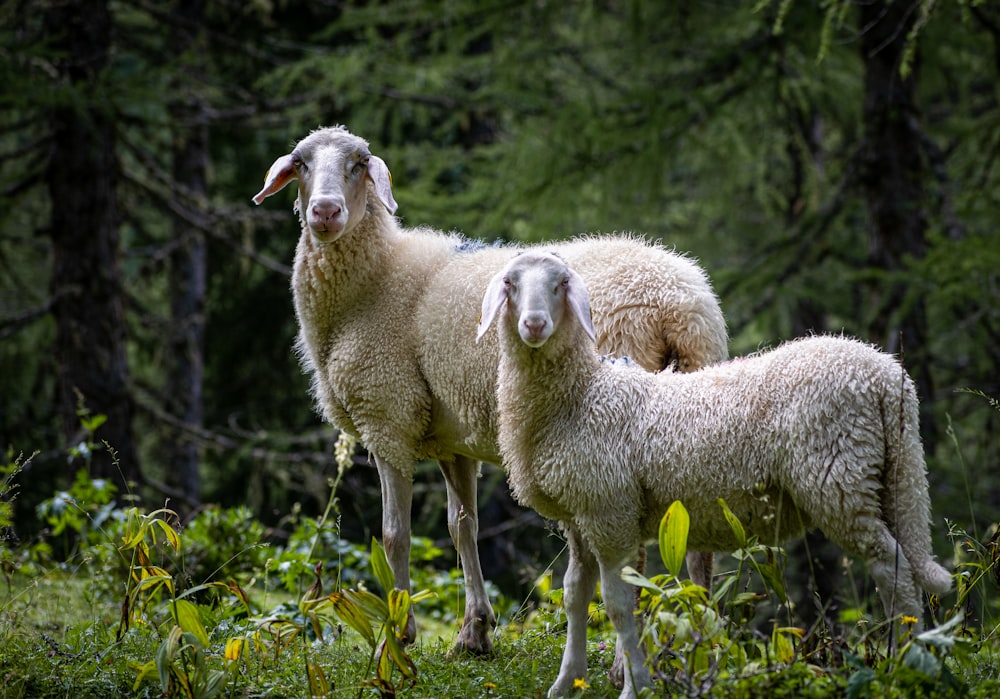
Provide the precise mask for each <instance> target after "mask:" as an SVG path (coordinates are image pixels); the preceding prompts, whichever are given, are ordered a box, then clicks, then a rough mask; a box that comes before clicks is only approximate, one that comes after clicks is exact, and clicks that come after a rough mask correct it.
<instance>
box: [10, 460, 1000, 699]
mask: <svg viewBox="0 0 1000 699" xmlns="http://www.w3.org/2000/svg"><path fill="white" fill-rule="evenodd" d="M16 465H17V464H12V466H16ZM8 470H9V471H10V472H11V473H13V472H15V471H16V469H11V468H10V467H9V468H8ZM5 483H9V480H7V481H5ZM2 490H3V488H0V494H2ZM331 491H332V492H335V491H336V483H333V484H331ZM114 496H115V494H114V492H113V489H110V490H109V488H108V485H107V484H106V483H104V482H99V481H91V480H90V479H89V478H87V477H86V476H85V475H81V476H80V477H78V478H77V481H76V482H75V483H74V485H73V487H72V488H71V489H70V490H69V491H66V492H60V493H56V494H55V495H54V496H53V498H52V499H51V500H50V501H48V502H47V503H46V504H45V506H43V507H41V508H40V509H39V512H40V516H42V517H43V518H44V519H45V521H46V524H47V525H48V526H49V527H51V531H52V532H53V535H52V539H53V541H52V543H54V544H57V545H56V546H50V545H49V544H46V545H44V546H34V547H29V548H11V547H8V546H6V545H5V544H4V542H3V541H0V563H2V564H3V567H2V570H3V573H4V576H5V579H6V585H4V586H3V587H0V590H2V591H0V699H6V698H7V697H10V698H12V699H21V698H27V697H32V698H34V697H39V698H45V697H73V698H78V697H101V698H105V697H133V696H134V697H171V698H173V697H189V698H191V699H194V698H198V699H212V697H319V696H325V697H345V698H346V697H357V698H359V699H360V698H367V697H379V698H380V699H389V698H391V697H408V698H413V699H418V698H420V699H422V698H425V697H426V698H428V699H429V698H431V697H435V698H437V697H512V698H513V697H517V698H520V699H523V698H525V697H543V696H545V695H546V692H547V690H548V687H549V685H550V684H551V683H552V681H553V680H554V679H555V677H556V675H557V674H558V669H559V664H560V660H561V655H562V651H563V645H564V642H565V629H564V623H565V619H564V617H563V614H562V611H561V609H560V605H559V601H560V599H561V591H560V590H549V589H548V582H547V580H546V579H544V578H543V580H542V582H541V583H540V584H539V585H538V586H537V588H536V590H535V593H536V597H535V598H534V599H533V601H531V602H530V603H528V604H526V605H523V606H522V608H520V609H518V608H516V605H513V604H512V603H511V602H510V601H508V600H505V599H503V598H502V597H501V596H498V595H494V600H493V602H494V605H495V607H496V609H497V611H498V612H499V616H500V618H501V619H502V622H501V625H500V626H499V627H498V629H497V631H496V635H495V637H494V638H495V652H494V654H493V655H492V656H491V657H489V658H468V657H459V658H457V659H449V657H448V651H449V650H450V648H451V645H452V643H453V641H454V638H455V636H456V635H457V633H458V629H459V625H460V622H461V620H460V619H459V618H458V615H459V614H460V610H461V604H460V601H459V599H460V594H459V593H460V592H461V590H460V584H461V583H460V581H461V575H460V573H459V572H458V571H456V570H450V571H447V572H444V571H441V570H440V569H438V568H436V567H434V566H433V565H432V564H431V563H432V561H434V560H435V559H440V558H441V556H443V555H444V554H443V552H441V551H439V550H437V549H434V548H433V547H432V546H430V544H429V543H428V542H426V541H423V540H418V539H415V540H414V541H413V552H414V555H413V557H412V561H413V566H412V568H413V570H412V571H411V572H412V574H413V583H414V590H428V591H430V592H432V593H434V594H423V593H419V592H418V593H415V594H414V595H413V596H412V597H411V596H410V595H408V594H402V593H399V592H398V591H394V590H393V587H394V580H393V578H392V573H391V571H390V570H389V568H388V564H387V562H386V560H385V554H384V552H383V551H382V549H381V547H380V546H379V545H378V544H377V542H374V541H373V542H372V543H371V545H370V547H361V546H358V545H355V544H351V543H349V542H345V541H343V540H341V539H340V536H339V531H338V529H337V527H336V525H335V518H332V517H330V514H331V512H333V511H334V510H335V505H336V501H335V499H334V498H333V496H332V495H331V500H330V506H329V507H328V508H327V512H326V513H325V514H324V515H323V517H321V518H319V519H318V520H317V519H311V518H305V517H294V518H291V519H289V521H287V522H285V525H286V527H287V530H288V531H289V536H288V538H287V540H286V541H283V542H282V543H281V544H280V545H277V544H274V543H270V542H268V541H266V540H265V536H266V534H265V529H264V528H263V527H262V526H260V525H259V523H257V522H255V521H254V520H253V518H252V516H251V515H250V513H249V512H248V511H247V510H246V509H243V508H234V509H232V510H218V509H211V508H209V509H206V510H205V511H204V512H202V513H201V514H199V515H198V517H197V518H196V519H195V520H194V521H192V522H191V523H189V524H188V525H187V527H186V528H184V529H183V530H181V529H180V528H179V526H178V525H177V522H176V519H175V516H174V515H173V513H171V512H170V511H169V510H160V511H157V512H154V513H145V512H141V511H139V510H137V509H136V508H128V509H122V508H119V507H117V506H116V505H115V504H114ZM720 506H721V509H720V517H723V516H725V518H726V519H727V521H729V524H730V526H731V527H733V531H734V533H737V540H738V541H741V542H742V545H741V549H740V551H739V552H737V553H738V555H736V554H734V557H733V559H732V560H734V561H736V563H735V569H733V570H729V571H724V572H722V573H721V574H720V575H719V577H718V578H717V581H716V585H715V588H714V590H713V592H712V594H709V593H708V592H707V591H705V590H703V589H702V588H699V587H697V586H696V585H693V584H692V583H690V582H689V581H684V580H681V579H680V578H678V577H677V573H679V572H680V567H681V562H682V560H683V557H684V553H685V551H686V527H685V525H684V523H685V522H686V518H687V513H686V511H685V510H684V509H683V505H682V504H680V503H675V505H674V506H672V507H671V508H670V510H669V511H668V513H667V515H666V516H665V517H664V519H663V523H662V526H661V530H660V537H659V550H660V557H661V558H662V560H663V563H664V567H665V569H666V570H667V571H668V572H666V573H663V574H660V575H654V576H652V577H651V578H646V577H644V576H641V575H639V574H637V573H635V572H634V571H631V572H629V571H626V572H625V573H624V574H625V575H626V577H627V578H628V579H629V580H630V582H633V584H635V585H636V586H637V587H638V588H639V589H641V590H642V600H643V601H642V608H643V611H644V617H643V620H644V621H643V629H644V633H643V639H644V646H645V650H646V653H647V657H648V658H650V666H651V669H652V673H653V678H654V691H653V692H652V693H650V694H648V696H687V697H705V698H720V699H721V698H725V699H752V698H754V697H760V696H767V697H770V698H772V699H782V698H784V697H788V698H789V699H791V698H795V699H803V698H804V699H810V698H815V699H827V698H832V697H847V698H848V699H864V698H876V697H877V698H879V699H881V698H886V699H896V698H898V699H904V698H906V699H910V698H911V697H928V699H930V698H931V697H933V698H934V699H951V698H954V699H986V698H987V697H995V696H1000V641H998V634H997V630H998V627H1000V624H998V622H997V619H998V618H1000V613H998V610H1000V607H998V604H997V599H996V595H995V593H996V589H997V585H998V584H1000V576H998V574H997V570H998V565H1000V563H998V561H1000V555H998V551H1000V544H998V543H997V542H998V541H1000V536H998V535H996V534H995V533H993V532H992V531H991V532H988V533H987V537H988V538H985V539H984V540H983V541H982V542H980V541H978V540H977V539H976V538H975V537H972V536H969V535H968V534H966V533H965V532H963V531H960V530H959V529H957V528H953V531H952V532H951V535H952V539H953V541H954V542H955V543H956V546H955V551H956V562H955V565H956V574H955V579H956V581H957V582H958V583H959V584H958V589H957V591H956V593H953V594H952V595H950V596H949V597H950V598H951V599H949V600H945V601H942V603H941V604H940V605H939V606H938V607H937V609H936V612H935V616H936V618H937V619H938V622H936V623H940V624H941V626H940V627H939V628H937V629H932V630H930V631H929V632H927V633H925V634H923V635H920V636H918V635H917V634H916V633H914V632H913V629H914V626H913V622H915V621H916V620H913V621H906V620H905V619H904V620H903V622H902V624H903V632H902V636H900V638H899V639H898V640H899V642H898V644H897V646H896V647H895V648H892V649H890V648H889V647H888V645H887V643H886V634H885V629H886V628H887V626H886V625H885V624H884V623H882V624H880V623H879V622H878V618H877V617H876V616H873V615H872V614H871V613H870V610H871V609H872V608H876V607H877V603H875V604H872V601H871V600H863V599H859V604H858V605H856V606H855V607H852V608H851V609H850V610H846V611H848V612H849V614H848V615H845V616H843V617H842V619H841V621H842V624H841V627H840V628H839V629H838V630H837V632H836V633H835V634H831V633H829V632H827V631H825V630H823V629H820V630H810V631H806V630H804V629H799V628H795V627H794V626H792V625H790V624H791V623H792V622H791V621H790V619H791V616H792V615H790V614H789V613H788V612H789V608H790V602H789V600H788V597H787V595H786V591H785V583H784V552H783V551H782V550H781V549H780V548H772V547H766V546H762V545H760V544H759V543H758V542H757V541H756V540H754V539H753V538H752V537H751V538H747V537H745V536H741V535H742V528H741V526H740V523H739V522H738V521H737V520H735V518H734V517H731V513H730V512H729V511H728V508H726V507H725V504H724V503H721V502H720ZM7 516H9V513H5V512H4V511H0V527H3V526H9V525H10V523H9V521H5V520H4V517H7ZM53 548H55V549H56V550H58V551H60V552H61V553H60V554H59V555H56V554H53ZM494 592H495V591H494ZM411 604H412V605H413V609H414V610H415V611H416V613H417V618H418V626H419V627H420V636H419V639H418V642H417V643H416V644H415V645H413V646H411V647H409V648H403V647H402V646H401V645H400V644H399V643H398V641H397V639H398V638H400V637H401V634H400V630H401V628H402V627H403V625H404V624H405V618H406V612H407V610H408V609H409V608H410V606H411ZM762 616H763V618H761V617H762ZM747 620H754V621H753V622H752V623H751V622H748V621H747ZM613 639H614V636H613V633H612V630H611V629H610V627H609V625H608V623H607V621H606V620H605V619H604V616H603V612H602V610H601V608H600V606H599V605H598V604H596V603H595V604H594V605H593V606H592V618H591V628H590V640H589V643H588V655H589V658H588V660H589V673H588V676H587V677H586V681H585V682H583V678H581V686H580V687H579V688H578V690H577V691H576V695H577V696H580V697H614V696H617V694H618V690H616V689H615V688H614V687H612V686H611V684H610V682H609V681H608V679H607V672H608V669H609V667H610V665H611V661H612V658H613V653H614V640H613Z"/></svg>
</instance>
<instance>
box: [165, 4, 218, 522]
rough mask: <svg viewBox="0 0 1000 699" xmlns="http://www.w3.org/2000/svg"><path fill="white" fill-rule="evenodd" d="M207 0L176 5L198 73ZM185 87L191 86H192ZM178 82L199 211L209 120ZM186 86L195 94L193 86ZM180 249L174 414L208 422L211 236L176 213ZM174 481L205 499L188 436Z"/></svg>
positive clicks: (177, 158)
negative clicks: (207, 238) (205, 415)
mask: <svg viewBox="0 0 1000 699" xmlns="http://www.w3.org/2000/svg"><path fill="white" fill-rule="evenodd" d="M203 11H204V1H203V0H184V1H183V2H181V3H180V4H179V6H178V8H177V10H176V13H175V19H176V22H177V24H176V29H175V40H174V49H175V55H177V56H181V57H183V58H190V59H191V60H190V61H185V62H184V63H183V64H184V65H189V66H190V67H191V68H192V69H193V70H196V71H197V72H198V73H203V72H204V69H203V68H199V67H198V66H196V60H195V59H194V56H195V55H197V53H198V48H199V47H198V42H199V41H202V40H203V39H204V32H203V29H202V21H203ZM185 85H186V86H187V87H185ZM185 85H180V84H178V85H177V86H176V99H175V100H174V101H173V102H172V104H171V114H172V116H173V124H174V146H173V178H174V183H175V185H176V186H177V187H178V188H179V191H180V192H181V194H182V197H183V199H184V200H185V201H184V202H183V204H182V206H183V208H184V209H187V210H189V211H191V212H192V214H194V215H199V212H200V211H201V210H202V206H201V204H202V203H203V202H204V200H205V189H206V183H205V174H206V171H207V168H208V133H207V127H206V125H205V123H204V120H203V114H204V109H203V104H202V101H201V99H200V97H199V96H198V95H197V93H195V92H192V91H191V88H190V81H187V80H185ZM185 89H186V90H187V91H185ZM174 238H175V241H176V247H175V248H174V251H173V254H172V255H171V258H170V263H171V270H170V313H171V321H172V323H171V325H172V328H173V334H172V337H171V353H170V357H171V362H172V364H171V366H170V368H169V372H168V376H167V385H166V389H167V390H166V395H167V400H168V401H170V403H169V404H168V406H167V409H168V410H169V412H171V413H172V414H173V415H175V416H176V417H177V418H179V419H180V420H182V421H183V422H184V423H185V424H188V425H192V426H198V427H200V426H201V423H202V375H203V368H204V361H203V354H204V340H205V266H206V249H205V237H204V234H203V233H202V232H201V231H200V230H199V229H198V228H197V227H196V226H192V225H191V223H190V222H189V221H187V220H185V219H184V218H182V217H180V216H176V217H175V218H174ZM167 463H168V464H169V465H170V471H169V473H170V474H171V475H170V479H169V480H170V483H171V485H174V486H176V487H178V488H179V489H180V490H181V491H182V492H183V493H184V494H185V495H186V496H187V497H188V499H189V500H190V501H191V502H192V503H196V502H198V501H199V499H200V496H201V479H200V476H199V463H200V458H199V453H198V447H197V445H196V444H194V443H193V442H192V441H190V440H188V439H185V435H183V434H180V435H177V438H176V439H174V440H173V441H172V442H171V443H170V445H169V448H168V449H167Z"/></svg>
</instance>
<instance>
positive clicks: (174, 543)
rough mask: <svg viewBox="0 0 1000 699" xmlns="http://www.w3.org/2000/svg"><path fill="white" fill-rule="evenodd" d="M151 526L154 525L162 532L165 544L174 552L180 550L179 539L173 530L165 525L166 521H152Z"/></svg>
mask: <svg viewBox="0 0 1000 699" xmlns="http://www.w3.org/2000/svg"><path fill="white" fill-rule="evenodd" d="M153 524H156V525H157V526H159V527H160V529H162V530H163V535H164V536H165V537H166V539H167V542H168V543H169V544H170V546H171V548H173V550H174V551H180V550H181V538H180V536H178V534H177V532H176V531H175V530H174V528H173V527H171V526H170V525H169V524H167V522H166V520H162V519H154V520H153Z"/></svg>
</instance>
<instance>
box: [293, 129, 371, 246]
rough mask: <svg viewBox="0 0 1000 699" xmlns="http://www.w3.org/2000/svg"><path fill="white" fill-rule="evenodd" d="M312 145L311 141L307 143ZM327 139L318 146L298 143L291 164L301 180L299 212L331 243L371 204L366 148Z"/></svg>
mask: <svg viewBox="0 0 1000 699" xmlns="http://www.w3.org/2000/svg"><path fill="white" fill-rule="evenodd" d="M307 145H309V144H307ZM345 145H347V146H350V145H352V144H350V143H346V144H341V143H326V144H322V145H320V146H319V147H316V148H309V147H305V148H303V147H302V146H301V144H300V146H298V147H296V148H295V150H294V151H292V167H293V168H294V169H295V173H296V176H297V177H298V180H299V198H298V201H297V204H296V205H297V207H298V211H299V216H300V217H302V220H303V222H304V223H305V225H306V227H307V228H308V229H309V232H310V233H312V235H313V237H314V238H315V239H316V240H317V241H319V242H322V243H330V242H333V241H334V240H336V239H337V238H339V237H340V236H341V235H343V234H344V233H345V232H347V231H349V230H351V229H353V228H354V227H355V226H357V225H358V223H360V222H361V219H362V218H364V215H365V207H366V206H367V204H368V181H367V172H368V165H369V164H370V162H371V157H372V156H371V153H369V152H368V149H367V148H359V147H355V148H347V149H345V148H344V147H343V146H345Z"/></svg>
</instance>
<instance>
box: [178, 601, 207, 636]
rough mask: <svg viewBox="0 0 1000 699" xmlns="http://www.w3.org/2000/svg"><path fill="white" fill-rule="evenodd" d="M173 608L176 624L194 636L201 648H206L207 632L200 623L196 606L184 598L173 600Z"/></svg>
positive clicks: (199, 615)
mask: <svg viewBox="0 0 1000 699" xmlns="http://www.w3.org/2000/svg"><path fill="white" fill-rule="evenodd" d="M174 610H175V611H176V615H177V619H176V621H177V625H178V626H180V627H181V628H182V629H184V630H185V631H187V632H188V633H189V634H191V635H192V636H194V637H195V639H196V640H197V641H198V644H199V645H200V646H201V647H202V648H208V643H209V641H208V632H207V631H206V630H205V625H204V624H202V623H201V614H199V613H198V606H197V605H196V604H194V603H193V602H188V601H187V600H186V599H179V600H175V601H174Z"/></svg>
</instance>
